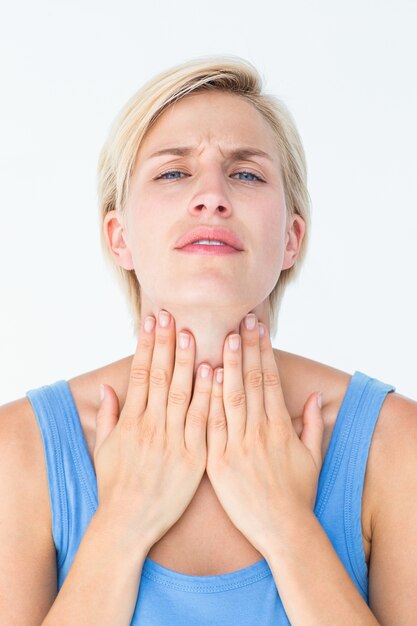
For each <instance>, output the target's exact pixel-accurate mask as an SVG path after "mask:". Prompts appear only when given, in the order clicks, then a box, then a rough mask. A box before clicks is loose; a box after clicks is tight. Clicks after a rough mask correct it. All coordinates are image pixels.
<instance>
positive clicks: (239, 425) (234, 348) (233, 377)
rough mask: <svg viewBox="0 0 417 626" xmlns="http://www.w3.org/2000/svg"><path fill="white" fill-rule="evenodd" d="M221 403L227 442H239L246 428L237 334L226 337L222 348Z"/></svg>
mask: <svg viewBox="0 0 417 626" xmlns="http://www.w3.org/2000/svg"><path fill="white" fill-rule="evenodd" d="M223 404H224V410H225V414H226V420H227V436H228V443H230V444H240V443H241V441H242V439H243V437H244V435H245V428H246V397H245V388H244V385H243V377H242V356H241V341H240V335H239V334H231V335H228V337H226V341H225V342H224V349H223Z"/></svg>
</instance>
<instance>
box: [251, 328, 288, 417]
mask: <svg viewBox="0 0 417 626" xmlns="http://www.w3.org/2000/svg"><path fill="white" fill-rule="evenodd" d="M262 333H263V336H261V335H262ZM259 335H260V343H259V347H260V351H261V362H262V377H263V392H264V406H265V412H266V415H267V417H268V420H270V421H271V422H274V421H276V420H281V421H282V420H284V421H286V422H288V423H289V424H291V417H290V415H289V413H288V409H287V406H286V404H285V399H284V394H283V393H282V386H281V378H280V375H279V370H278V366H277V363H276V361H275V356H274V351H273V348H272V343H271V338H270V336H269V332H268V329H267V328H266V326H265V325H264V324H262V322H259Z"/></svg>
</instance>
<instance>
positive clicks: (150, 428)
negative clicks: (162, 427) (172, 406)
mask: <svg viewBox="0 0 417 626" xmlns="http://www.w3.org/2000/svg"><path fill="white" fill-rule="evenodd" d="M156 434H157V428H156V426H155V424H154V423H152V422H151V421H148V420H144V421H143V422H142V423H141V424H140V428H139V439H140V441H141V442H142V443H148V444H151V443H152V442H153V441H154V440H155V438H156Z"/></svg>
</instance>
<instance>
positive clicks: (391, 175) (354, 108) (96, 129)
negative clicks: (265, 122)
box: [0, 0, 417, 403]
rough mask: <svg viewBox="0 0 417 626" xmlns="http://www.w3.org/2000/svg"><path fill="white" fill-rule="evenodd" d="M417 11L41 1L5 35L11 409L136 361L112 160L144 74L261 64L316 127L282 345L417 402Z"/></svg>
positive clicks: (307, 4) (359, 0) (1, 368)
mask: <svg viewBox="0 0 417 626" xmlns="http://www.w3.org/2000/svg"><path fill="white" fill-rule="evenodd" d="M416 32H417V2H416V0H395V1H394V0H392V1H391V2H389V1H382V0H368V1H364V0H353V1H352V0H351V1H350V2H349V3H347V2H335V1H334V0H329V1H325V0H321V1H317V2H312V1H311V0H291V1H290V0H287V1H286V2H282V1H274V2H266V1H265V0H258V1H257V2H245V1H242V0H240V1H239V2H235V1H228V2H225V0H221V1H220V0H210V2H205V3H202V2H196V1H195V0H192V1H191V0H182V1H181V0H179V1H178V0H177V1H176V2H168V1H167V0H166V1H165V2H153V3H144V2H139V1H137V2H132V1H127V0H118V1H117V2H116V1H114V2H109V1H104V0H100V1H98V0H97V1H93V0H83V1H82V2H81V0H71V2H69V1H66V2H63V1H61V2H58V1H56V0H54V1H52V0H50V1H46V0H38V1H37V2H30V1H29V0H23V1H21V2H19V1H17V2H14V3H9V4H8V6H7V9H6V11H3V15H2V19H1V26H0V42H1V43H0V45H1V49H0V58H1V59H2V64H3V69H2V74H1V75H2V79H1V92H2V94H1V98H0V124H1V126H0V133H1V135H0V159H1V168H0V171H1V176H2V182H1V246H0V264H1V265H0V267H1V307H0V350H1V357H0V380H1V383H0V403H5V402H7V401H11V400H13V399H16V398H18V397H22V396H23V395H24V394H25V392H26V390H28V389H31V388H34V387H38V386H40V385H44V384H51V383H53V382H55V381H56V380H58V379H69V378H71V377H73V376H75V375H78V374H80V373H83V372H86V371H89V370H91V369H95V368H97V367H100V366H102V365H105V364H107V363H110V362H112V361H114V360H117V359H120V358H123V357H125V356H127V355H129V354H132V353H133V352H134V349H135V339H134V337H133V334H132V331H131V321H130V317H129V313H128V309H127V305H126V304H125V301H124V299H123V295H122V292H121V291H120V289H119V287H118V285H117V283H116V282H115V279H114V278H113V276H112V275H111V274H110V271H109V270H108V269H107V267H106V265H105V264H104V261H103V259H102V256H101V249H100V246H99V223H98V208H97V197H96V163H97V157H98V153H99V150H100V148H101V145H102V143H103V142H104V140H105V137H106V133H107V131H108V129H109V127H110V123H111V121H112V120H113V118H114V117H115V115H116V114H117V112H118V111H119V109H120V108H121V106H122V105H123V104H124V103H125V101H126V100H127V99H128V98H129V97H130V96H131V94H133V93H134V92H135V91H136V90H137V89H138V88H139V87H140V86H141V85H142V84H143V82H145V81H146V80H148V79H149V78H150V77H152V76H153V75H154V74H156V73H157V72H159V71H161V70H165V69H167V68H168V67H171V66H172V65H174V64H176V63H180V62H183V61H185V60H188V59H190V58H192V57H196V56H201V55H207V54H222V53H227V54H235V55H239V56H242V57H244V58H246V59H248V60H249V61H250V62H252V63H253V64H254V65H255V66H256V67H257V68H258V69H259V71H260V72H261V74H262V76H263V77H264V80H265V88H266V91H269V92H271V93H274V94H275V95H277V96H278V97H280V98H282V99H283V100H284V102H286V104H287V105H288V107H289V109H290V111H291V112H292V113H293V115H294V117H295V120H296V123H297V125H298V128H299V131H300V133H301V136H302V139H303V143H304V147H305V150H306V154H307V161H308V168H309V189H310V195H311V198H312V203H313V208H312V217H313V230H312V238H311V246H310V250H309V254H308V257H307V260H306V264H305V266H304V269H303V272H302V275H301V276H300V278H299V280H298V281H297V283H296V284H295V285H294V286H292V287H290V288H289V289H288V291H287V293H286V295H285V298H284V301H283V305H282V310H281V314H280V323H279V332H278V334H277V335H276V336H275V337H274V346H275V347H279V348H281V349H283V350H287V351H289V352H294V353H296V354H300V355H303V356H306V357H308V358H312V359H315V360H318V361H321V362H324V363H327V364H329V365H332V366H334V367H337V368H339V369H342V370H345V371H347V372H349V373H351V374H352V373H353V372H354V371H355V370H360V371H363V372H365V373H367V374H368V375H370V376H374V377H376V378H379V379H380V380H382V381H383V382H387V383H391V384H393V385H395V386H396V388H397V391H398V392H399V393H402V394H404V395H407V396H409V397H412V398H417V373H416V367H415V363H416V348H417V331H416V318H417V303H416V295H415V291H416V287H415V271H416V267H417V246H416V241H417V183H416V171H417V168H416V165H417V158H416V154H417V122H416V118H417V115H416V111H417V89H416V60H417V38H416Z"/></svg>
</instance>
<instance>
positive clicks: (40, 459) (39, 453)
mask: <svg viewBox="0 0 417 626" xmlns="http://www.w3.org/2000/svg"><path fill="white" fill-rule="evenodd" d="M0 459H1V460H0V471H1V473H2V477H3V480H4V479H6V478H7V480H12V482H13V485H14V493H15V495H16V496H17V495H19V494H20V495H21V496H22V497H23V496H24V500H23V501H22V507H27V508H28V509H30V510H31V511H32V512H33V514H34V515H35V518H38V517H39V515H41V511H43V513H44V515H43V516H42V532H43V533H46V534H47V535H48V536H50V537H51V536H52V530H51V528H52V527H51V516H50V514H49V498H48V484H47V475H46V464H45V456H44V449H43V443H42V436H41V432H40V430H39V426H38V423H37V421H36V417H35V414H34V412H33V409H32V405H31V403H30V402H29V400H28V398H26V397H25V398H19V399H17V400H14V401H12V402H9V403H7V404H3V405H2V406H0ZM31 519H32V521H33V518H31Z"/></svg>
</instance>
